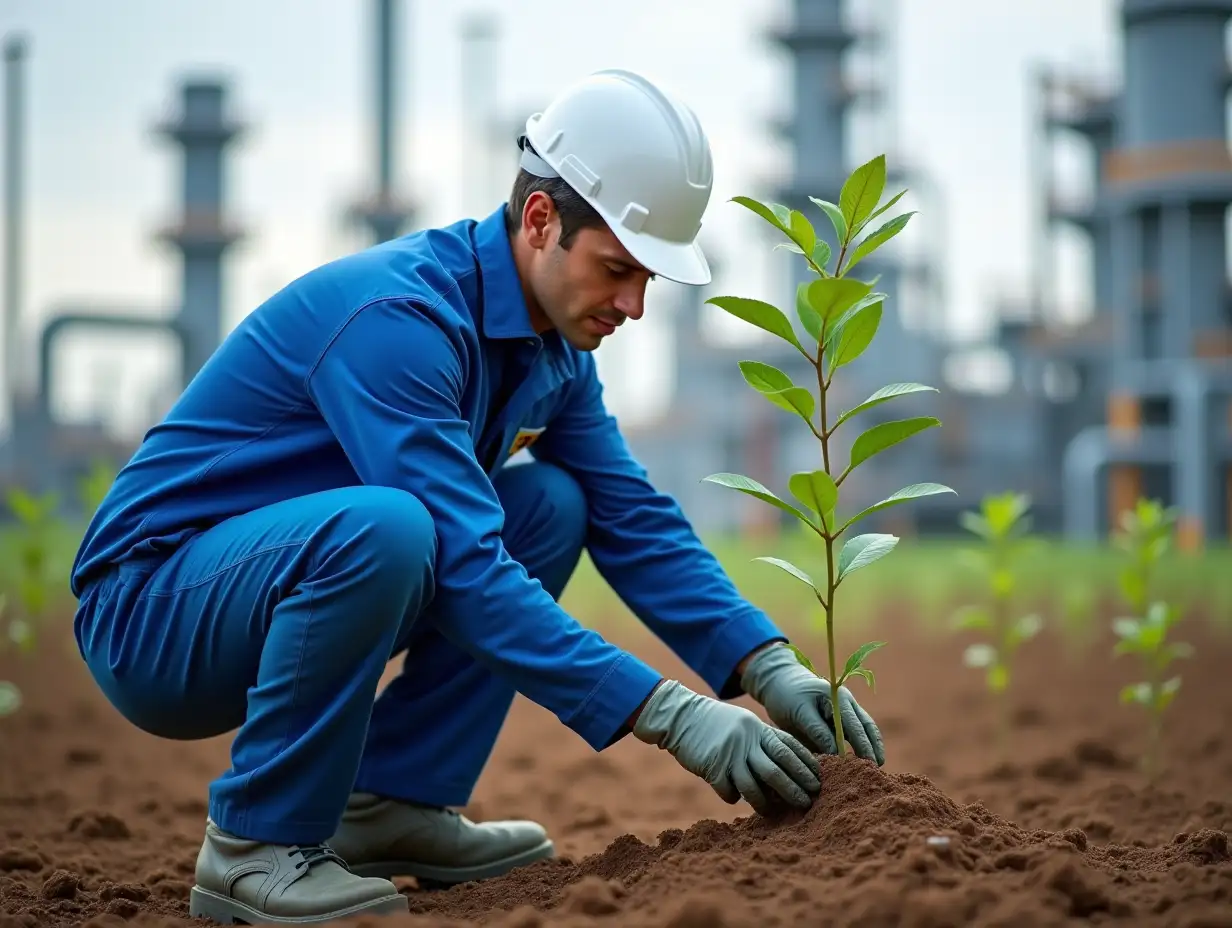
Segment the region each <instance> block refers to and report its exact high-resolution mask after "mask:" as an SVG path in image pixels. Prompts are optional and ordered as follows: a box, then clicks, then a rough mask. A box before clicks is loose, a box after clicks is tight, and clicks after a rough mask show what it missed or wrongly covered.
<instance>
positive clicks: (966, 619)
mask: <svg viewBox="0 0 1232 928" xmlns="http://www.w3.org/2000/svg"><path fill="white" fill-rule="evenodd" d="M950 625H951V627H952V628H953V629H954V630H955V631H974V630H982V629H989V628H992V616H991V615H989V614H988V610H987V609H985V608H983V607H982V606H964V607H962V608H961V609H959V610H958V611H957V612H955V613H954V615H953V616H952V617H951V619H950Z"/></svg>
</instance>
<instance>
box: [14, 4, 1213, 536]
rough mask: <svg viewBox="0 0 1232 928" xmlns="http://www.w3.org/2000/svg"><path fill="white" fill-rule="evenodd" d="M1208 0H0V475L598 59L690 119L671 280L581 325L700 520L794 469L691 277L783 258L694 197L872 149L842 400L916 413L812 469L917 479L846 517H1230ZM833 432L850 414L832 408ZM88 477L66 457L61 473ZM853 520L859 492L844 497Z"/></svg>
mask: <svg viewBox="0 0 1232 928" xmlns="http://www.w3.org/2000/svg"><path fill="white" fill-rule="evenodd" d="M1229 15H1232V3H1227V2H1214V0H1202V2H1199V0H1124V2H1113V0H1034V2H1032V3H1028V4H990V3H979V2H976V0H710V2H706V3H700V2H686V0H673V2H671V3H663V2H661V0H660V2H651V0H627V2H626V3H624V4H623V5H622V6H621V7H620V9H619V12H617V11H616V7H615V6H614V5H613V4H610V3H599V2H594V0H577V2H571V3H568V4H565V3H559V2H549V0H518V2H510V3H504V4H497V3H494V2H488V3H478V2H453V0H451V2H446V0H362V2H361V0H262V2H261V3H250V2H244V0H211V2H208V3H207V2H204V0H192V2H188V0H185V2H177V3H165V2H157V0H111V2H108V3H106V4H100V3H95V2H92V0H56V2H48V0H8V2H7V3H5V4H4V5H3V7H2V8H0V33H2V34H3V42H4V62H5V68H4V188H3V192H4V207H3V209H4V253H3V269H2V273H3V280H4V284H3V287H4V289H3V320H4V328H3V335H4V345H5V354H4V360H5V364H4V366H3V370H4V395H5V402H4V403H3V404H0V405H2V406H3V413H4V418H3V422H2V423H0V426H2V429H3V435H4V439H3V446H2V451H0V480H3V482H4V483H5V484H6V485H7V486H8V487H10V488H12V487H18V488H22V489H23V490H24V491H27V492H29V493H32V494H35V493H37V494H53V493H54V494H55V495H56V499H57V506H59V507H61V509H63V510H64V511H65V512H67V513H68V514H69V515H73V514H75V515H76V516H77V517H78V518H80V517H83V516H84V515H86V514H87V513H86V512H85V510H87V509H88V507H89V505H90V504H89V498H90V497H89V494H88V493H87V494H86V495H85V496H84V497H83V496H82V493H81V492H80V490H81V488H82V481H83V480H87V479H89V478H91V477H92V478H93V479H94V481H95V482H94V483H93V484H92V485H93V486H94V487H95V488H96V489H98V488H100V487H103V486H105V477H106V473H107V472H108V471H109V470H110V471H111V472H114V470H115V469H116V468H118V467H119V466H120V465H122V464H123V462H124V461H125V460H126V459H127V457H128V455H129V454H130V453H131V452H132V450H133V448H134V447H135V445H136V443H137V442H139V440H140V438H141V435H142V434H143V432H144V431H145V430H146V429H147V428H148V427H149V426H150V425H152V424H153V423H155V422H156V421H158V419H159V417H160V416H161V415H162V414H163V412H164V411H165V410H166V409H167V408H168V407H169V406H170V404H171V403H172V402H173V401H174V400H175V398H176V396H177V394H178V391H179V390H180V389H181V387H182V385H183V384H184V383H185V382H186V380H187V379H188V378H190V377H191V376H192V374H193V372H194V371H195V370H196V369H197V367H199V365H200V364H201V363H202V361H203V360H204V359H205V358H206V357H208V355H209V353H210V352H211V351H212V349H213V347H214V346H215V345H217V343H218V342H219V340H220V339H222V338H224V337H225V336H226V334H227V333H228V332H229V331H230V329H231V328H232V327H233V326H234V325H235V324H236V323H237V321H238V320H239V319H241V318H242V317H243V316H244V315H245V314H246V313H248V312H250V311H252V309H253V308H254V307H256V306H257V305H258V304H259V303H260V302H261V301H262V300H263V299H264V298H265V297H267V296H269V295H270V294H271V293H273V292H274V291H275V290H277V289H278V288H279V287H281V286H282V285H284V284H286V283H287V282H289V281H290V280H292V279H294V278H295V277H297V276H299V275H300V274H302V273H304V272H306V271H307V270H309V269H310V268H312V267H313V266H315V265H317V264H319V263H321V262H324V261H328V260H330V259H331V258H334V257H337V256H340V255H343V254H346V253H348V252H351V251H354V250H357V249H360V248H363V247H365V246H366V245H368V244H371V243H373V242H375V241H380V240H383V239H386V238H389V237H391V236H394V235H399V234H405V233H407V232H410V231H413V230H415V229H416V228H422V227H424V226H430V225H438V224H444V223H448V222H452V221H454V220H456V219H458V218H461V217H464V216H476V217H478V216H482V215H485V214H486V213H488V212H489V211H490V210H492V209H494V208H495V207H496V206H497V205H499V204H500V203H501V202H502V200H503V199H504V197H505V195H506V192H507V190H508V187H509V184H510V182H511V180H512V177H513V174H514V170H515V166H516V160H517V159H516V156H517V150H516V147H515V144H514V140H515V138H516V136H517V134H518V132H519V131H520V129H521V127H522V126H523V124H524V123H525V120H526V118H527V116H529V115H530V114H532V113H533V112H535V111H536V110H538V109H541V108H542V107H543V106H545V105H546V104H547V102H548V101H549V100H550V98H551V97H552V95H553V94H554V93H556V92H557V91H558V90H559V89H561V88H562V87H563V86H564V85H565V84H566V83H568V82H570V81H572V80H574V79H576V78H577V77H579V76H581V75H583V74H585V73H587V72H589V71H592V70H594V69H597V68H601V67H613V66H615V67H626V68H631V69H634V70H639V71H642V72H644V73H646V74H648V75H649V76H651V77H653V78H656V79H658V80H661V81H663V82H665V83H666V84H668V85H670V86H672V87H673V88H675V89H676V90H677V91H678V92H680V93H681V94H682V95H683V96H684V97H685V98H686V99H687V100H688V101H689V102H690V103H691V104H692V105H693V106H694V107H695V108H696V109H697V111H698V113H699V114H700V117H701V119H702V120H703V123H704V125H705V127H706V129H707V131H708V133H709V135H710V139H711V144H712V146H713V149H714V154H715V161H716V172H717V173H716V186H715V190H714V195H713V198H712V201H711V207H710V210H709V213H708V216H707V219H706V222H705V224H704V231H703V236H704V243H705V247H706V248H707V250H708V253H709V255H710V257H711V260H712V263H713V264H714V266H715V271H716V273H715V279H714V282H713V284H712V285H711V286H709V287H706V288H686V287H680V286H677V285H674V284H671V283H670V282H662V281H659V282H655V283H653V284H652V285H651V293H650V297H649V304H650V305H649V311H648V312H647V315H646V317H645V319H644V320H643V321H642V322H641V323H639V324H638V325H637V326H633V327H631V328H626V329H625V330H622V332H621V333H620V337H619V338H616V339H614V340H611V341H610V342H609V343H608V344H605V345H604V346H603V347H602V348H601V349H600V351H599V362H600V367H601V370H602V373H603V376H604V379H605V383H606V389H607V396H608V398H609V402H610V404H611V407H612V410H613V412H614V413H615V414H616V415H617V416H618V417H619V418H620V420H621V422H622V423H623V424H624V426H625V428H626V430H627V433H628V436H629V439H630V442H631V443H632V444H633V446H634V449H635V452H636V453H637V455H638V456H639V457H640V458H641V460H642V461H643V463H644V464H645V465H646V467H647V468H648V469H649V471H650V473H651V476H652V477H653V478H654V479H655V481H656V482H657V483H658V484H659V486H660V487H662V488H663V489H664V490H667V491H668V492H670V493H672V494H674V495H675V496H676V497H677V498H678V499H679V500H680V502H681V504H682V505H683V506H684V508H685V510H686V512H687V514H688V515H689V516H690V517H691V518H693V520H694V521H695V523H696V524H697V526H698V528H699V529H700V530H701V531H702V532H703V533H704V534H707V535H709V536H728V535H732V534H739V535H741V536H743V537H748V536H749V534H751V533H752V534H757V535H773V534H774V533H778V532H781V531H782V530H783V528H784V526H783V524H782V523H781V522H779V521H778V520H777V519H775V518H774V516H772V515H771V513H773V512H774V511H773V510H770V509H769V507H766V506H764V505H763V504H760V503H758V502H756V501H754V500H750V499H747V498H745V497H743V496H741V495H740V494H735V493H730V492H728V491H725V490H722V489H719V488H715V487H713V486H712V485H709V484H702V483H700V482H699V481H700V478H702V477H703V476H705V475H706V474H709V473H712V472H714V471H738V472H742V473H745V474H748V475H750V476H753V477H755V478H757V479H759V480H761V481H762V482H763V483H765V484H767V485H769V486H771V487H773V488H776V489H777V488H783V487H785V483H786V477H787V475H789V474H790V473H791V472H792V471H793V470H798V469H801V468H809V469H811V468H812V467H815V466H817V464H816V463H815V459H816V458H817V457H818V451H817V447H816V441H815V439H814V438H813V436H812V435H811V434H809V433H808V431H807V429H804V428H803V427H802V424H801V423H799V422H798V421H796V420H795V418H794V417H793V416H792V415H790V414H787V413H784V412H782V411H780V410H778V409H776V408H775V407H773V406H771V405H769V404H767V403H766V402H765V400H764V399H763V398H761V397H759V396H757V395H756V394H754V393H753V392H752V391H750V390H749V389H748V388H747V386H746V385H745V384H744V383H743V381H742V379H741V377H740V373H739V371H738V369H737V366H736V362H737V361H738V360H739V359H741V358H745V357H749V358H756V359H759V360H763V361H768V362H770V363H775V364H778V365H780V366H782V367H783V368H784V369H786V370H789V371H792V370H794V368H793V364H794V362H795V361H796V360H798V359H793V358H791V357H789V356H787V355H784V354H783V346H781V345H780V344H777V343H772V341H770V340H768V339H760V338H757V337H756V335H757V333H756V332H755V331H754V330H752V329H751V327H749V326H747V325H744V324H743V323H740V322H738V321H736V320H733V319H731V318H729V317H727V316H726V315H725V314H724V313H723V312H722V311H721V310H719V309H717V308H716V307H714V306H710V305H706V304H705V303H704V301H705V300H706V299H707V298H709V297H710V296H713V295H716V294H734V295H741V296H751V297H757V298H759V299H764V300H768V301H771V302H774V303H776V304H777V305H779V306H782V307H785V308H786V309H787V310H788V312H789V315H793V314H792V313H791V307H792V304H793V301H794V298H795V287H796V284H797V283H798V282H799V281H801V280H804V279H805V277H804V276H802V275H803V274H804V272H805V269H804V266H803V262H802V261H800V259H799V256H798V255H793V254H791V253H789V252H786V251H784V250H781V249H780V250H774V249H773V245H774V244H776V243H777V241H779V240H780V239H777V238H776V237H775V235H774V234H772V233H773V230H771V229H770V228H769V227H768V226H767V225H766V224H765V223H764V222H762V221H761V220H760V219H758V218H757V217H756V216H754V215H753V214H752V213H749V212H748V211H746V210H744V209H743V208H741V207H739V206H737V205H735V204H732V203H730V202H728V201H729V199H730V197H732V196H735V195H740V194H744V195H750V196H755V197H758V198H761V199H764V200H771V201H775V202H780V203H785V204H788V205H791V206H793V207H796V208H799V209H801V210H803V211H804V212H805V213H806V215H808V216H809V217H810V218H811V219H812V220H813V222H814V225H815V226H816V228H817V230H818V232H819V233H821V234H823V235H825V236H827V237H832V235H833V232H832V229H831V228H830V226H829V223H828V221H827V220H826V219H825V217H824V216H823V214H822V213H821V212H820V211H819V210H818V209H817V208H816V207H814V206H812V205H811V204H810V203H809V200H808V197H809V196H816V197H821V198H825V199H831V200H835V201H837V199H838V193H839V189H840V187H841V184H842V181H843V180H844V179H845V177H846V176H847V175H848V174H849V173H850V171H851V170H852V169H853V168H854V167H855V166H856V165H858V164H860V163H862V162H863V161H865V160H867V159H869V158H871V157H873V156H875V155H877V154H883V153H884V154H885V155H886V158H887V164H888V167H889V180H888V183H887V187H886V195H887V197H888V196H889V195H891V194H893V193H895V192H897V191H898V190H900V189H903V188H907V190H908V194H907V196H906V197H904V199H903V200H901V201H900V202H899V204H898V207H897V208H898V209H899V210H918V211H919V213H918V215H916V216H915V217H913V219H912V221H911V224H910V225H909V226H908V228H907V230H906V231H905V232H904V233H903V234H901V235H900V236H898V238H896V239H895V240H894V241H893V242H892V243H891V244H890V245H887V246H884V247H883V248H882V249H881V250H880V251H879V252H878V253H877V255H876V260H872V259H870V260H869V261H867V262H866V263H865V266H864V267H863V268H862V274H863V276H864V277H865V278H866V279H867V278H869V277H871V276H872V275H875V274H879V275H881V277H880V280H879V283H878V289H880V290H884V291H885V292H887V293H888V294H889V300H888V302H887V306H886V312H885V316H884V318H883V322H882V326H881V330H880V332H879V333H878V337H877V340H876V342H874V347H873V349H872V350H871V351H870V352H868V354H867V355H866V356H865V357H863V358H861V359H860V361H859V362H857V363H856V364H855V365H853V366H852V367H851V368H849V369H846V370H845V371H844V373H845V374H846V375H847V376H846V378H845V379H844V378H840V380H843V382H842V383H841V384H839V383H838V381H836V385H837V392H836V395H835V396H833V397H832V402H833V403H834V404H836V405H838V406H842V407H844V408H847V407H850V406H852V405H854V404H855V403H857V402H859V401H860V400H861V399H863V398H864V397H865V396H867V395H868V394H869V393H871V392H872V391H873V390H875V389H877V388H878V387H880V386H882V385H885V384H888V383H891V382H896V381H918V382H922V383H925V384H928V385H930V386H935V387H937V388H938V389H939V390H940V393H939V394H933V393H925V394H918V395H917V396H915V397H909V398H904V399H902V400H896V401H895V402H894V403H892V404H886V405H883V406H881V407H879V408H878V409H876V410H872V411H870V412H868V413H866V414H864V415H863V416H862V419H863V420H864V421H863V422H862V426H864V427H867V426H868V425H871V424H874V423H875V422H877V421H880V420H884V419H888V418H900V417H902V416H906V415H917V414H919V415H937V416H938V417H939V418H940V419H941V420H942V423H943V425H942V427H941V428H939V429H931V430H929V431H928V432H926V433H924V434H921V435H917V436H915V437H914V438H912V439H911V440H910V445H909V446H902V447H901V448H899V449H895V450H892V451H890V452H889V453H886V454H883V455H880V456H879V458H878V459H877V460H875V461H873V462H869V463H868V464H867V465H865V466H864V467H862V468H861V470H860V471H858V472H857V473H856V474H855V475H853V478H852V480H851V481H850V482H849V483H848V484H845V485H844V502H845V504H846V505H849V506H851V507H853V509H854V508H855V507H859V506H864V505H868V504H870V503H872V502H875V501H876V500H878V499H881V498H884V497H885V496H887V495H889V494H890V493H892V492H893V491H895V490H897V489H898V488H899V487H902V486H904V485H906V484H910V483H915V482H919V481H937V482H940V483H943V484H946V485H948V486H950V487H952V488H954V489H955V490H956V493H955V494H954V495H945V496H935V497H931V498H927V499H923V500H918V501H916V502H914V503H912V504H910V505H908V506H900V507H895V508H894V509H893V510H890V511H887V512H886V513H883V514H882V516H883V518H882V520H881V522H880V523H879V524H881V525H882V526H883V527H887V530H893V531H895V532H899V533H902V534H904V535H919V536H930V535H942V534H948V533H953V532H955V531H959V528H958V521H957V515H958V513H959V511H960V510H962V509H967V508H972V507H974V506H976V505H978V502H979V500H980V499H981V498H982V497H984V496H985V495H987V494H989V493H993V492H1000V491H1005V490H1015V491H1018V492H1022V493H1026V494H1029V496H1030V498H1031V501H1032V518H1033V524H1034V527H1035V528H1036V529H1037V530H1038V531H1040V532H1042V533H1048V534H1052V535H1055V536H1058V537H1065V538H1067V539H1071V540H1073V541H1077V542H1081V541H1096V540H1099V539H1102V538H1104V537H1105V536H1106V535H1107V533H1108V532H1109V531H1110V530H1111V529H1112V528H1113V527H1114V526H1115V525H1116V524H1117V519H1118V514H1119V513H1120V512H1122V511H1124V510H1125V509H1126V508H1128V507H1129V506H1131V505H1132V504H1133V502H1134V501H1135V500H1136V499H1138V498H1139V497H1140V496H1143V495H1146V496H1151V497H1155V498H1158V499H1160V500H1163V501H1164V502H1165V503H1167V504H1168V505H1171V506H1175V507H1176V510H1177V513H1178V514H1179V517H1180V521H1179V522H1178V538H1179V540H1180V544H1181V546H1182V547H1183V548H1188V549H1197V548H1200V547H1203V546H1209V545H1221V544H1224V543H1226V540H1227V538H1228V536H1229V533H1230V531H1232V466H1230V465H1232V456H1230V443H1229V434H1230V431H1229V420H1230V413H1229V410H1230V406H1229V400H1228V398H1229V391H1230V390H1232V363H1230V362H1229V357H1230V356H1232V314H1230V311H1229V305H1230V303H1229V300H1230V297H1232V294H1230V292H1229V284H1228V274H1227V267H1228V260H1227V254H1228V235H1227V212H1228V211H1227V205H1228V202H1229V201H1230V200H1232V158H1230V157H1229V150H1228V145H1227V127H1228V119H1227V90H1228V85H1229V74H1230V72H1229V68H1228V54H1227V22H1228V18H1229ZM849 431H850V435H848V436H845V437H841V441H840V444H841V442H842V441H846V442H850V440H851V438H852V437H854V435H855V434H857V431H856V429H855V428H854V427H853V428H851V429H850V430H849ZM100 481H102V482H101V483H100ZM874 521H875V520H874Z"/></svg>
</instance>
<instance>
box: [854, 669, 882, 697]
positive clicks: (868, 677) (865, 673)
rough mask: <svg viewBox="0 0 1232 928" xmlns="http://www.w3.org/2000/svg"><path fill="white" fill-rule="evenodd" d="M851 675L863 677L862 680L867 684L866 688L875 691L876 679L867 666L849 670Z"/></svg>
mask: <svg viewBox="0 0 1232 928" xmlns="http://www.w3.org/2000/svg"><path fill="white" fill-rule="evenodd" d="M851 675H852V676H853V677H863V678H864V682H866V683H867V684H868V688H869V689H870V690H872V691H873V692H874V693H875V692H877V680H876V678H875V677H874V676H873V672H872V671H871V670H869V669H868V668H867V667H857V668H856V669H855V670H853V671H852V672H851Z"/></svg>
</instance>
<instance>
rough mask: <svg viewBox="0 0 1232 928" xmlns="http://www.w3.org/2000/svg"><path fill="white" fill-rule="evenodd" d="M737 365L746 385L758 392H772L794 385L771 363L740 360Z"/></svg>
mask: <svg viewBox="0 0 1232 928" xmlns="http://www.w3.org/2000/svg"><path fill="white" fill-rule="evenodd" d="M739 366H740V373H741V374H743V375H744V379H745V381H747V382H748V385H749V386H750V387H752V388H753V389H754V390H757V391H758V392H760V393H773V392H774V391H775V390H786V389H787V388H788V387H791V386H794V384H793V383H792V381H791V378H790V377H789V376H787V375H786V374H785V373H783V372H782V371H781V370H779V369H778V368H777V367H774V366H773V365H770V364H763V363H762V362H761V361H741V362H739Z"/></svg>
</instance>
